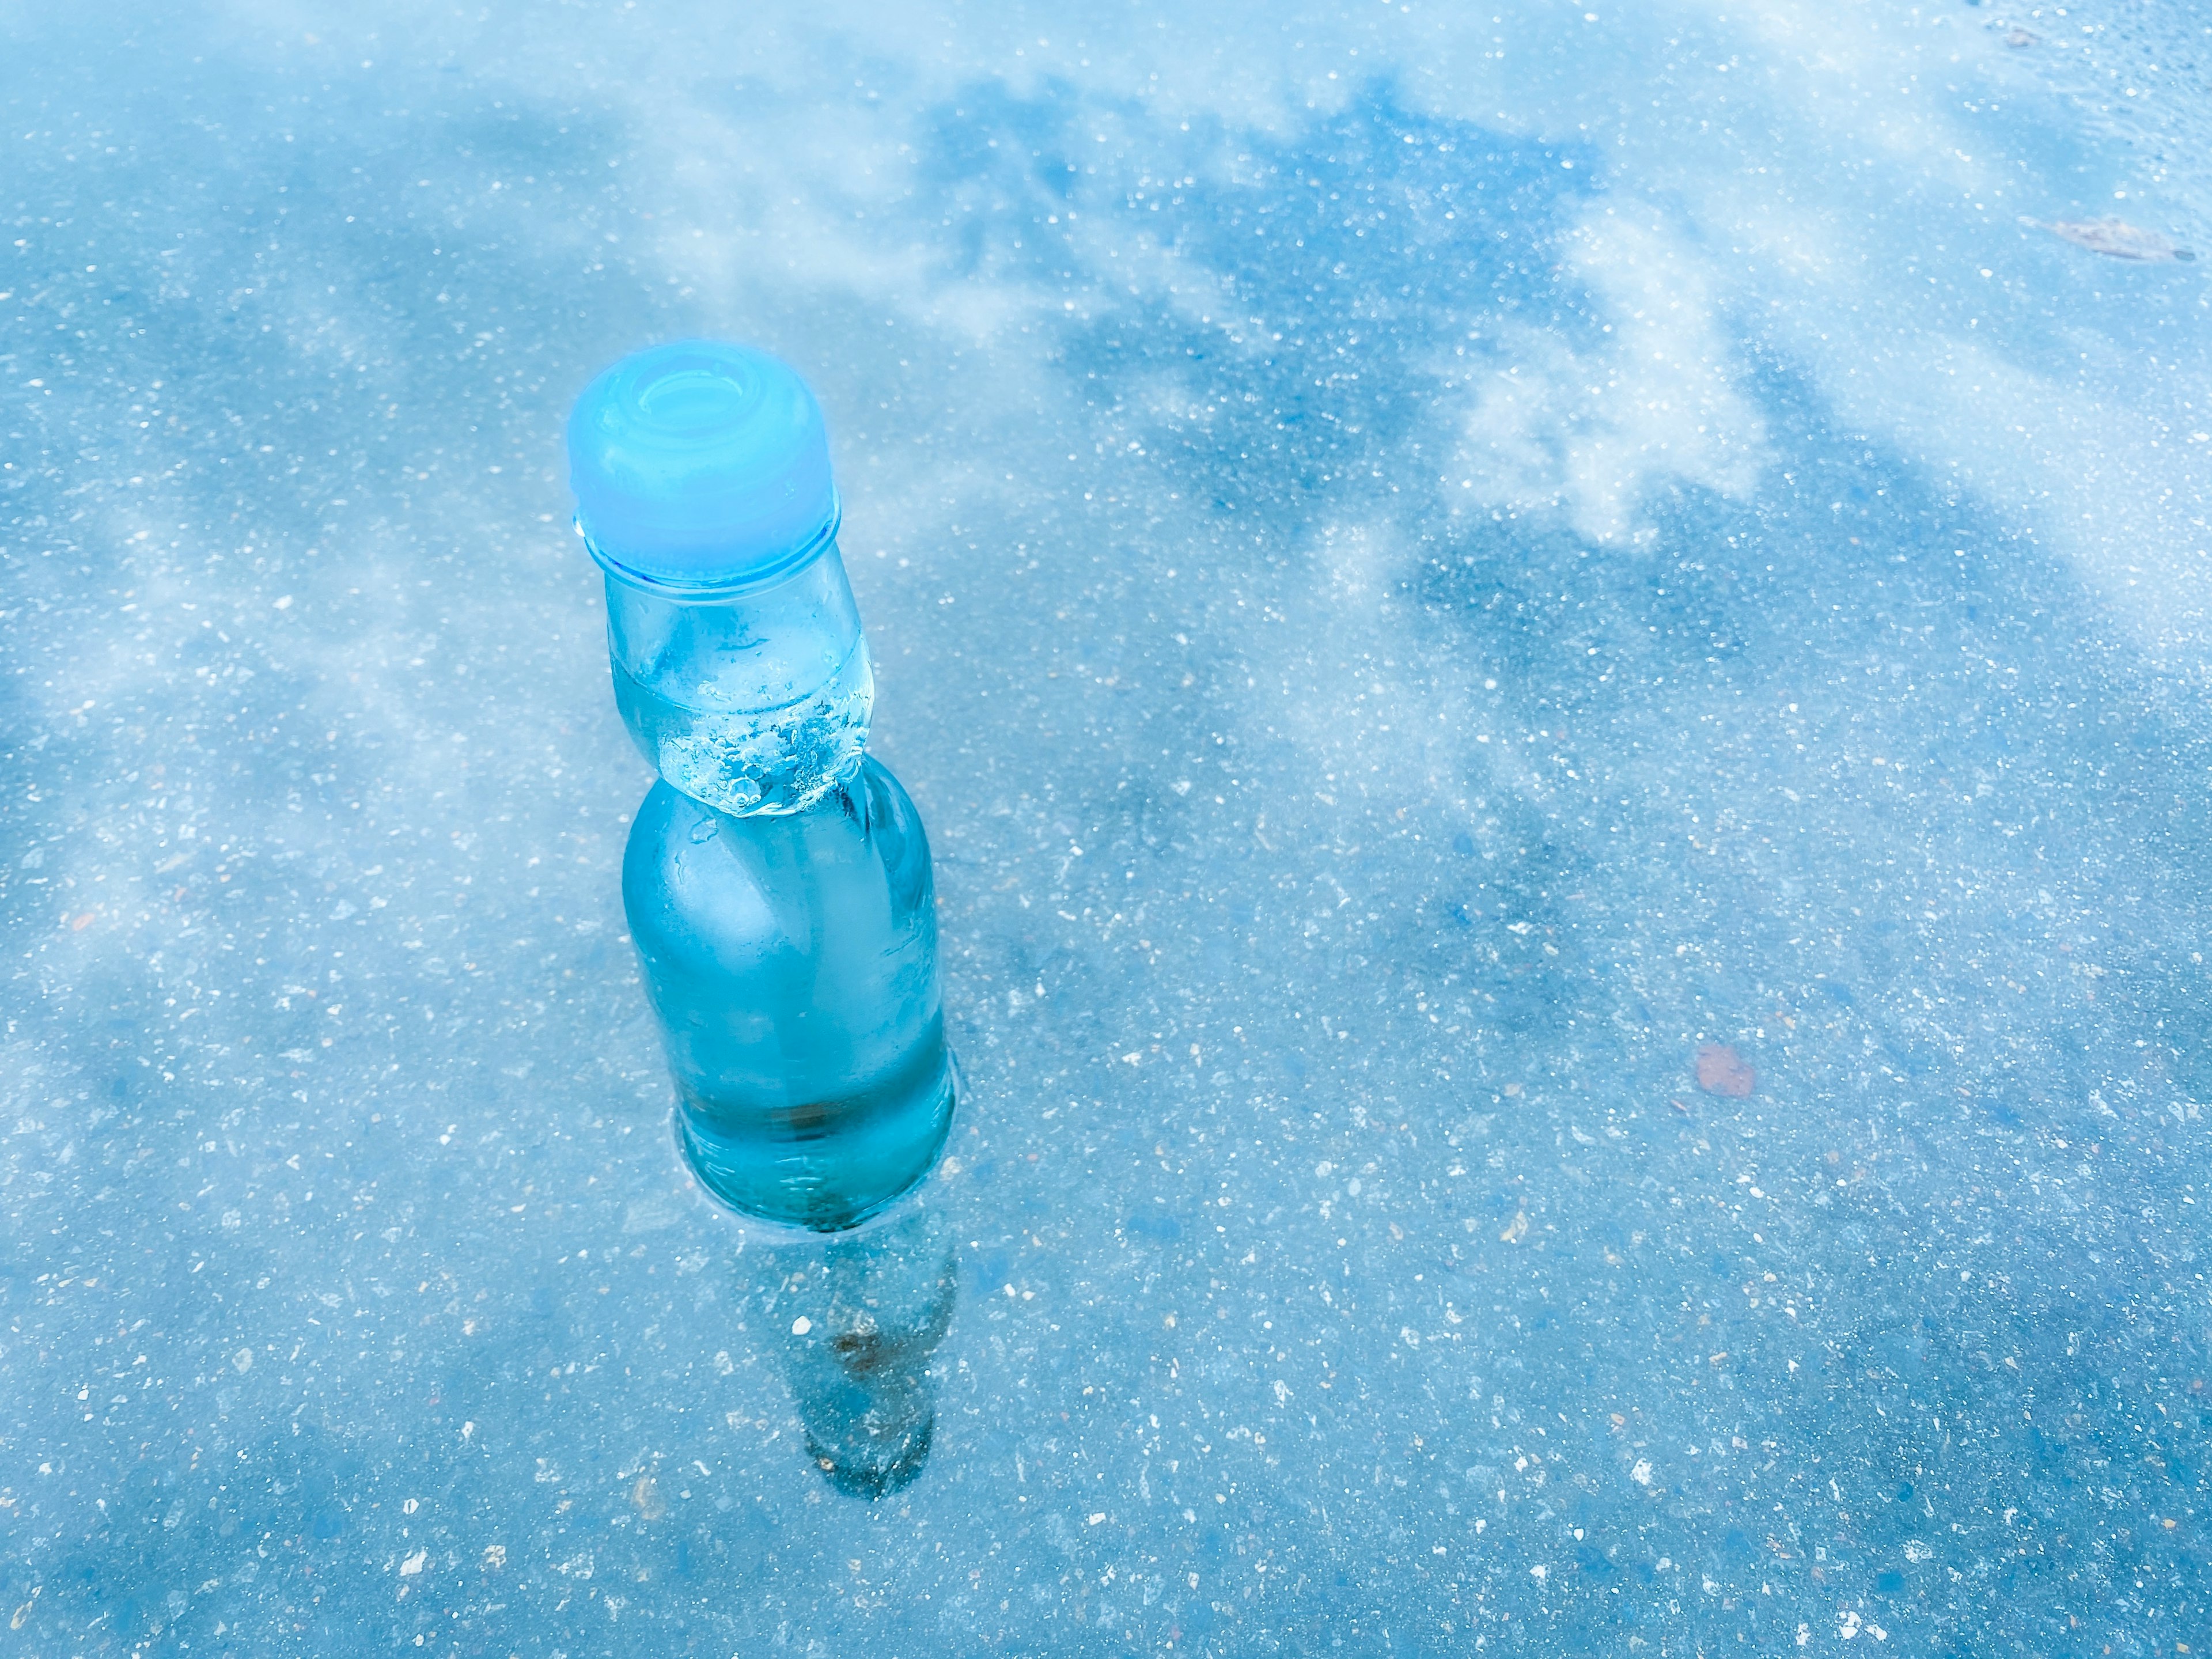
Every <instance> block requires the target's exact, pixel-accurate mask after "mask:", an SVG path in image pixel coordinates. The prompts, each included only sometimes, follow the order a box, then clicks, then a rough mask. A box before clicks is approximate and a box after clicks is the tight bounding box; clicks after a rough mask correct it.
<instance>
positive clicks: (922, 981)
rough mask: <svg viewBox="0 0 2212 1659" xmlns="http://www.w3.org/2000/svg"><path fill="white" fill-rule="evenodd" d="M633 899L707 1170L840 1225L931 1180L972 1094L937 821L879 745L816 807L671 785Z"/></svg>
mask: <svg viewBox="0 0 2212 1659" xmlns="http://www.w3.org/2000/svg"><path fill="white" fill-rule="evenodd" d="M623 908H624V909H625V911H626V912H627V914H628V916H629V927H630V933H631V936H632V938H633V939H635V941H636V944H637V949H638V951H639V954H640V956H641V958H642V959H643V962H644V967H645V979H646V984H647V991H648V994H649V995H650V997H651V999H652V1001H653V1009H654V1012H655V1013H656V1014H657V1015H658V1016H659V1023H660V1027H661V1030H662V1033H663V1036H664V1037H665V1041H666V1043H667V1048H668V1058H669V1066H670V1069H671V1072H672V1073H674V1075H675V1079H676V1085H677V1091H678V1097H679V1103H678V1140H679V1143H680V1145H681V1146H682V1149H683V1152H684V1158H685V1159H686V1160H687V1161H688V1162H689V1163H690V1165H691V1168H692V1170H694V1172H695V1173H696V1175H697V1176H698V1177H699V1179H700V1181H701V1182H702V1183H703V1184H704V1185H705V1186H706V1187H707V1188H708V1190H709V1191H711V1192H713V1193H714V1194H715V1195H716V1196H717V1197H719V1198H720V1199H721V1200H723V1201H724V1202H726V1203H727V1204H729V1205H730V1206H732V1207H733V1208H735V1209H738V1210H739V1211H742V1212H745V1213H747V1214H750V1215H753V1216H757V1217H760V1218H763V1219H768V1220H773V1221H778V1222H782V1223H787V1224H790V1225H799V1226H805V1227H810V1228H814V1229H817V1230H821V1231H834V1230H836V1229H841V1228H845V1227H850V1226H853V1225H856V1224H858V1223H859V1222H860V1221H863V1220H865V1219H866V1218H868V1217H869V1216H870V1215H872V1214H874V1213H876V1212H878V1211H879V1210H881V1209H882V1208H883V1207H884V1206H885V1205H887V1204H889V1203H890V1201H891V1200H893V1199H895V1198H896V1197H897V1196H898V1195H899V1194H902V1193H903V1192H905V1191H906V1190H907V1189H908V1188H910V1187H912V1186H913V1185H914V1184H915V1182H918V1181H919V1180H921V1177H922V1176H924V1175H926V1174H927V1172H928V1170H929V1169H930V1167H931V1166H932V1164H934V1163H935V1161H936V1159H937V1156H938V1153H939V1151H940V1150H941V1149H942V1147H943V1146H944V1143H945V1134H946V1133H947V1131H948V1129H949V1127H950V1126H951V1115H952V1107H953V1101H954V1095H955V1080H954V1075H953V1071H952V1063H951V1055H950V1054H949V1052H948V1051H947V1049H946V1048H945V1038H944V1023H943V1015H942V1012H941V1009H940V1006H939V995H938V981H937V918H936V902H935V894H934V890H933V883H932V880H931V874H930V861H929V845H928V841H927V836H925V834H924V832H923V829H922V826H921V817H920V816H919V814H917V813H916V812H915V808H914V804H913V802H912V801H911V800H909V799H908V798H907V794H906V792H905V791H904V790H903V789H902V788H901V787H899V785H898V781H897V780H896V779H895V778H893V777H892V776H891V775H890V773H889V772H888V771H886V770H885V769H884V768H883V767H882V766H881V765H879V764H878V763H876V762H875V761H873V760H872V759H862V760H861V761H860V764H858V765H857V766H854V767H852V768H850V769H848V770H847V771H846V773H845V774H844V775H842V777H839V778H836V779H835V780H833V781H831V783H830V784H829V787H827V788H826V789H825V790H824V791H823V793H820V794H819V795H818V796H817V798H816V799H814V801H813V802H812V804H811V805H808V806H806V807H805V808H803V809H799V810H787V811H752V812H750V814H745V815H736V814H732V813H730V812H726V811H717V810H715V808H714V807H713V806H712V805H708V804H707V803H705V802H703V801H701V800H698V799H693V798H691V797H690V795H688V794H686V793H683V792H682V791H680V790H678V789H676V788H673V787H671V785H670V783H669V782H667V781H663V782H660V783H658V784H656V785H655V786H654V787H653V792H652V793H650V794H649V795H647V798H646V800H645V804H644V805H643V806H642V807H641V809H640V811H639V812H638V816H637V821H636V823H635V824H634V825H633V826H632V828H631V831H630V837H629V848H628V851H627V854H626V855H625V857H624V860H623Z"/></svg>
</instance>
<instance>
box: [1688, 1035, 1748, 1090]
mask: <svg viewBox="0 0 2212 1659" xmlns="http://www.w3.org/2000/svg"><path fill="white" fill-rule="evenodd" d="M1757 1081H1758V1073H1755V1072H1753V1070H1752V1069H1751V1067H1750V1066H1747V1065H1746V1064H1745V1063H1744V1058H1743V1056H1742V1055H1741V1054H1738V1053H1736V1051H1735V1049H1733V1048H1729V1046H1728V1044H1726V1043H1725V1042H1708V1043H1706V1044H1705V1046H1704V1047H1702V1048H1699V1050H1698V1087H1699V1088H1700V1089H1702V1090H1704V1091H1705V1092H1706V1093H1707V1094H1709V1095H1726V1096H1727V1097H1729V1099H1731V1100H1741V1099H1742V1098H1743V1097H1745V1096H1746V1095H1747V1094H1749V1093H1750V1092H1751V1085H1753V1083H1755V1082H1757Z"/></svg>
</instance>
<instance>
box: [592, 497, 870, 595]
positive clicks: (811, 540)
mask: <svg viewBox="0 0 2212 1659" xmlns="http://www.w3.org/2000/svg"><path fill="white" fill-rule="evenodd" d="M844 518H845V513H844V505H843V503H842V501H839V500H838V499H837V498H836V495H831V497H830V500H829V518H828V519H827V520H824V521H823V525H822V527H821V528H820V529H818V530H817V531H816V532H814V533H813V534H812V535H811V536H809V537H808V538H806V539H805V541H802V542H799V543H798V544H795V545H793V546H792V547H790V548H788V549H787V550H785V551H783V552H781V553H779V554H776V555H774V556H771V557H770V558H769V559H766V560H764V561H762V562H757V563H755V564H752V565H750V566H748V567H747V568H745V569H744V571H743V572H742V573H740V574H738V575H735V576H732V577H729V578H726V579H725V580H720V581H713V582H676V581H671V580H668V579H667V578H666V577H665V576H656V575H652V574H647V572H645V571H642V570H640V569H637V568H635V567H634V566H631V565H626V564H624V563H623V562H622V561H621V560H620V559H617V558H616V557H615V556H613V555H612V554H611V553H609V552H608V551H607V550H605V548H603V547H601V546H599V544H598V543H596V542H594V541H593V540H592V536H591V532H589V531H587V530H586V529H585V528H584V520H583V518H582V515H581V514H579V515H578V516H577V518H576V519H575V520H574V524H575V527H576V534H577V535H578V537H580V538H581V539H582V541H583V544H584V550H585V551H586V553H589V554H590V555H591V556H592V562H593V563H594V564H596V565H598V566H599V568H600V569H602V570H604V571H605V572H606V573H607V574H608V575H610V576H611V577H613V578H614V579H615V580H617V581H619V582H623V583H624V584H626V585H628V586H631V587H635V588H637V589H639V590H640V591H641V592H647V593H651V594H653V596H654V597H656V598H659V599H672V600H675V601H677V602H678V603H679V604H689V605H699V604H705V603H708V602H711V601H714V600H717V599H743V598H744V596H745V595H747V594H749V593H758V592H763V591H764V590H766V589H768V588H771V587H775V586H779V585H781V583H783V582H786V581H788V580H790V579H791V578H792V577H793V576H796V575H798V574H799V573H800V572H801V571H803V570H805V568H807V567H808V566H810V565H811V564H812V563H813V562H815V561H816V560H817V559H819V558H820V557H822V556H823V554H825V553H829V552H832V551H834V550H836V545H837V532H838V530H839V529H840V528H841V527H842V525H843V523H844Z"/></svg>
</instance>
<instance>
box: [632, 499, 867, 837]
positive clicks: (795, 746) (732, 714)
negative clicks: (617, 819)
mask: <svg viewBox="0 0 2212 1659" xmlns="http://www.w3.org/2000/svg"><path fill="white" fill-rule="evenodd" d="M607 656H608V659H609V663H610V665H611V668H612V670H613V673H614V682H615V702H616V705H617V707H618V708H620V709H621V710H622V716H623V724H624V725H626V726H629V732H630V737H631V738H632V739H633V740H634V741H635V743H636V744H637V746H638V748H639V750H641V752H642V753H643V754H644V756H645V758H646V759H647V762H648V763H651V765H652V767H653V770H654V771H656V772H658V773H659V774H660V775H661V776H662V777H664V778H665V779H666V780H667V781H669V782H670V783H671V784H673V785H675V786H676V787H677V788H678V789H680V790H682V791H683V792H684V793H685V794H687V795H690V796H691V797H692V798H693V799H696V800H700V801H703V802H705V803H706V804H707V805H709V806H713V807H715V808H718V809H719V810H720V811H725V812H732V813H749V812H769V813H784V812H802V811H806V810H807V809H808V808H809V807H811V806H812V805H814V804H815V803H816V802H817V801H818V800H820V799H823V796H825V795H826V794H827V793H829V790H830V789H831V788H832V787H834V786H835V784H836V781H837V780H838V779H839V778H840V777H842V775H844V774H845V773H847V772H848V771H849V770H850V769H852V768H853V767H854V765H855V764H856V763H858V762H859V760H860V753H861V750H863V749H864V748H865V747H866V744H867V741H868V720H869V717H870V716H871V714H872V713H873V712H874V708H875V676H874V673H873V671H872V669H871V667H870V666H869V663H868V647H867V641H866V640H865V639H864V638H863V637H862V636H861V633H860V612H859V610H858V609H857V607H855V606H854V603H853V589H852V586H851V584H850V583H849V582H848V581H847V580H846V577H845V565H844V562H843V561H842V559H841V558H839V557H838V555H837V548H836V544H835V543H834V542H832V543H830V544H829V545H828V546H827V547H825V548H824V549H823V550H822V551H821V553H820V554H819V555H818V556H816V557H814V558H812V559H811V560H809V561H808V562H806V563H805V565H804V566H802V567H801V568H799V569H797V570H795V571H793V572H790V573H788V574H780V575H778V576H777V577H776V578H775V580H773V581H772V582H771V583H770V584H769V585H768V586H763V587H758V588H746V587H742V586H741V587H737V588H735V589H732V590H726V591H723V592H714V593H711V594H691V593H685V592H678V591H673V590H670V589H667V588H663V587H659V586H647V585H645V584H643V583H641V582H638V581H635V580H628V579H626V578H624V577H623V576H619V575H617V574H615V573H614V572H613V571H611V570H610V571H609V572H608V573H607Z"/></svg>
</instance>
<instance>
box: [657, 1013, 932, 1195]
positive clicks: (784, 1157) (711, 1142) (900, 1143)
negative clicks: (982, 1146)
mask: <svg viewBox="0 0 2212 1659" xmlns="http://www.w3.org/2000/svg"><path fill="white" fill-rule="evenodd" d="M937 1054H938V1057H939V1061H940V1063H939V1065H938V1066H935V1067H934V1068H933V1072H934V1075H933V1076H928V1077H927V1078H926V1079H922V1080H921V1081H920V1084H919V1086H915V1085H908V1087H906V1088H903V1089H898V1090H896V1095H895V1097H893V1098H890V1099H886V1098H884V1096H885V1093H886V1092H887V1091H884V1090H877V1091H871V1092H870V1093H868V1094H866V1095H864V1096H861V1097H856V1098H854V1099H852V1100H840V1101H825V1102H822V1103H817V1104H814V1105H811V1106H809V1107H806V1108H805V1109H803V1110H801V1111H799V1112H790V1111H778V1112H775V1113H773V1114H755V1113H743V1112H732V1111H730V1110H729V1109H726V1108H718V1107H717V1106H716V1104H715V1103H712V1102H708V1101H694V1100H692V1099H690V1097H689V1094H690V1091H683V1090H680V1091H679V1098H678V1103H677V1108H676V1112H675V1124H674V1127H675V1132H676V1146H677V1152H678V1155H679V1156H680V1157H681V1158H683V1160H684V1165H685V1167H686V1168H688V1169H689V1170H690V1171H691V1174H692V1176H694V1177H695V1178H696V1180H697V1181H698V1182H699V1184H700V1186H701V1187H702V1188H705V1189H706V1192H707V1194H708V1196H709V1197H711V1198H713V1199H714V1200H715V1201H716V1202H717V1203H720V1204H721V1205H723V1206H726V1207H727V1208H729V1209H731V1210H734V1211H735V1212H737V1213H738V1214H739V1215H741V1216H744V1217H745V1218H748V1219H750V1220H753V1221H760V1222H765V1223H768V1224H769V1225H775V1226H781V1227H792V1228H799V1229H803V1230H805V1231H809V1232H817V1233H837V1232H846V1231H850V1230H852V1229H854V1228H855V1227H859V1226H861V1225H864V1224H866V1222H868V1221H870V1220H872V1219H873V1218H876V1217H877V1216H878V1215H880V1214H882V1213H883V1212H884V1211H886V1210H888V1209H889V1208H890V1206H892V1205H894V1204H896V1202H897V1201H898V1200H900V1199H902V1198H903V1197H905V1196H906V1195H907V1194H908V1193H910V1192H912V1191H913V1190H914V1189H915V1188H916V1187H918V1186H920V1185H921V1183H922V1182H923V1181H924V1180H926V1179H927V1177H928V1176H929V1173H930V1171H931V1170H933V1169H935V1168H936V1167H937V1162H938V1159H939V1158H940V1157H941V1156H942V1155H943V1153H944V1151H945V1141H946V1139H948V1138H949V1137H950V1135H951V1130H952V1118H953V1113H954V1110H955V1109H956V1108H957V1105H958V1103H959V1097H960V1093H961V1080H960V1073H959V1066H958V1065H957V1063H956V1062H955V1060H954V1059H953V1057H952V1051H951V1049H950V1048H941V1047H940V1048H938V1050H937ZM802 1124H803V1125H804V1127H803V1128H801V1127H798V1126H799V1125H802Z"/></svg>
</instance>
